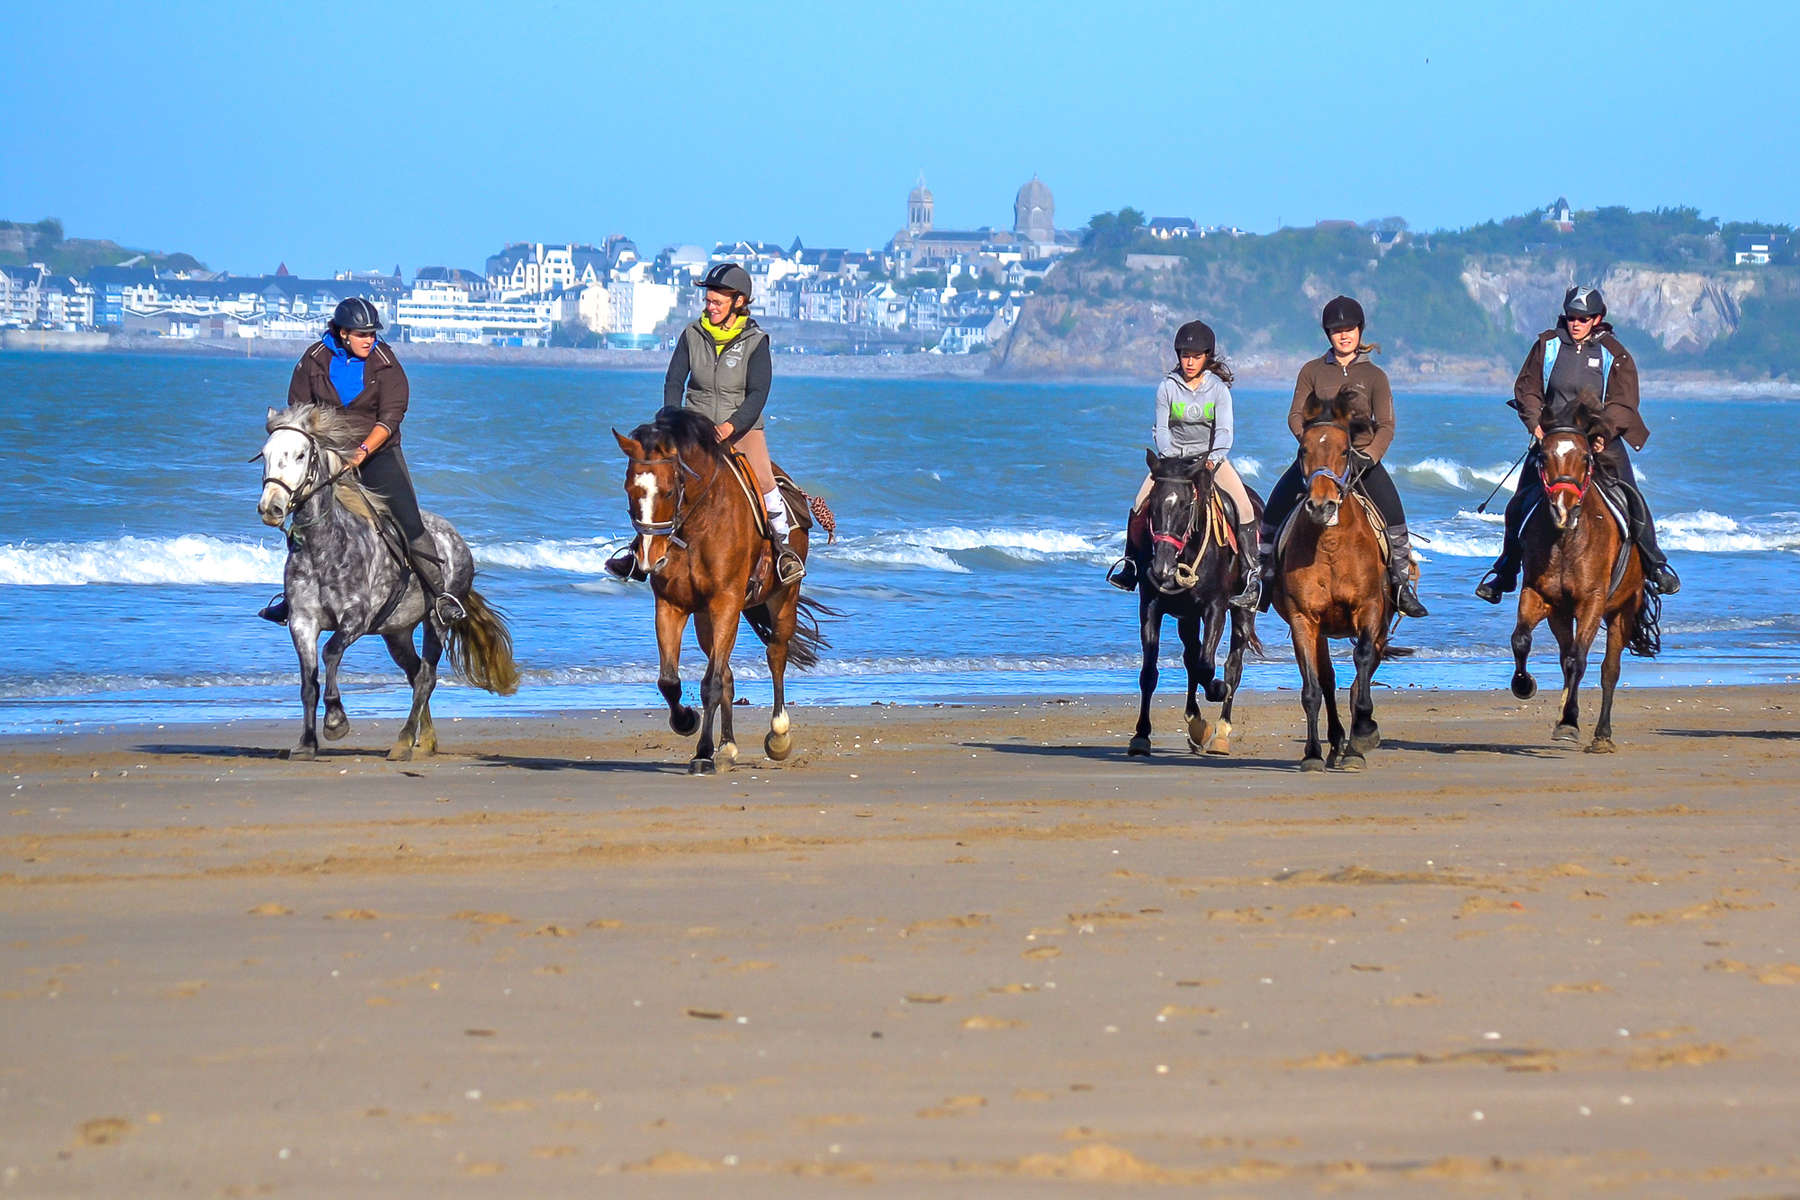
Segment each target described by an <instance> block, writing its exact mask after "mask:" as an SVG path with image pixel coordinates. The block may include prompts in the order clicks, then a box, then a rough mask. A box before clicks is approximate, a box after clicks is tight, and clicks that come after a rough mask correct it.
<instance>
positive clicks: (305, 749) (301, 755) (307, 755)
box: [281, 742, 319, 762]
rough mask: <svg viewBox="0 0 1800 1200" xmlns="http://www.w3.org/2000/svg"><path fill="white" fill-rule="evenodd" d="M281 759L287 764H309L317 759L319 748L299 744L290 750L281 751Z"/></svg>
mask: <svg viewBox="0 0 1800 1200" xmlns="http://www.w3.org/2000/svg"><path fill="white" fill-rule="evenodd" d="M281 757H283V758H285V759H287V760H288V761H289V762H311V761H312V760H313V759H315V758H317V757H319V748H318V747H317V746H309V745H307V744H306V743H305V742H301V743H300V744H299V745H298V746H295V747H294V748H293V749H292V750H283V751H282V752H281Z"/></svg>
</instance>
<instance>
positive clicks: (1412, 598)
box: [1394, 579, 1431, 621]
mask: <svg viewBox="0 0 1800 1200" xmlns="http://www.w3.org/2000/svg"><path fill="white" fill-rule="evenodd" d="M1394 607H1395V608H1397V609H1399V610H1400V612H1401V613H1402V614H1403V615H1405V616H1408V617H1411V618H1412V619H1413V620H1415V621H1416V620H1418V619H1419V618H1420V617H1429V616H1430V615H1431V613H1430V612H1429V611H1427V610H1426V608H1425V606H1424V605H1423V604H1422V603H1420V602H1419V593H1418V592H1417V591H1415V590H1414V589H1413V585H1412V580H1410V579H1409V580H1406V581H1405V582H1403V583H1399V584H1396V585H1395V586H1394Z"/></svg>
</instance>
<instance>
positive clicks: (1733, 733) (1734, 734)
mask: <svg viewBox="0 0 1800 1200" xmlns="http://www.w3.org/2000/svg"><path fill="white" fill-rule="evenodd" d="M1653 732H1654V733H1655V734H1656V736H1658V737H1686V738H1757V739H1760V740H1762V741H1765V742H1800V729H1657V730H1654V731H1653Z"/></svg>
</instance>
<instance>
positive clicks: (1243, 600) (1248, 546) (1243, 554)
mask: <svg viewBox="0 0 1800 1200" xmlns="http://www.w3.org/2000/svg"><path fill="white" fill-rule="evenodd" d="M1261 535H1262V522H1261V521H1246V522H1244V523H1243V524H1242V525H1239V526H1238V527H1237V537H1238V544H1237V562H1238V570H1239V571H1241V572H1242V573H1243V576H1244V588H1243V590H1242V591H1240V592H1239V593H1238V594H1237V595H1235V596H1233V597H1232V598H1231V606H1232V607H1233V608H1255V607H1256V606H1257V603H1258V602H1259V601H1261V599H1262V594H1263V585H1262V555H1261V554H1260V553H1258V550H1259V549H1260V544H1259V541H1258V539H1259V538H1260V537H1261Z"/></svg>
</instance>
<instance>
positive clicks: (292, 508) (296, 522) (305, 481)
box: [251, 429, 356, 541]
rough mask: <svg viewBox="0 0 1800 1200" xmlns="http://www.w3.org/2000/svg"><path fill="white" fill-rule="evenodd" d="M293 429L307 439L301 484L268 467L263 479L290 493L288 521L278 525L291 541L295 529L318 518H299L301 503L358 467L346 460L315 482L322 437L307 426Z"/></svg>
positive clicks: (268, 483)
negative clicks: (294, 485) (275, 473)
mask: <svg viewBox="0 0 1800 1200" xmlns="http://www.w3.org/2000/svg"><path fill="white" fill-rule="evenodd" d="M294 432H295V433H297V434H299V435H300V436H301V437H303V438H305V439H306V474H305V475H304V476H302V477H301V480H300V486H299V487H298V488H295V487H291V486H289V484H288V482H287V481H286V480H284V479H278V478H276V477H275V476H273V475H270V474H269V473H268V472H266V471H265V472H264V473H263V480H262V482H263V486H264V487H265V488H266V487H268V486H269V485H270V484H274V485H275V486H276V487H278V488H280V489H281V490H282V491H284V492H286V493H287V495H288V502H287V510H288V511H287V524H285V525H281V526H277V528H279V529H280V530H281V532H282V533H284V534H286V535H287V537H288V539H289V540H290V541H291V540H293V538H294V535H295V530H299V529H305V528H306V527H307V526H309V525H316V524H317V523H318V522H317V521H316V520H315V521H302V520H301V519H300V509H301V507H302V506H303V505H305V504H306V502H307V501H308V500H311V499H312V498H313V497H314V496H317V495H318V494H319V493H320V492H323V491H325V490H326V489H327V488H330V487H333V486H335V485H336V484H337V482H338V481H339V480H340V479H342V478H343V477H344V476H346V475H348V474H350V472H352V471H354V470H356V468H355V467H354V466H352V465H350V462H349V461H348V460H345V463H344V465H343V466H342V467H340V468H339V469H338V470H337V471H335V472H334V473H332V474H330V475H327V476H326V477H325V478H323V479H321V480H320V481H319V482H318V483H313V482H312V479H313V476H314V475H315V474H317V473H318V468H319V460H320V459H321V457H322V455H321V454H320V452H319V445H320V443H319V439H318V438H317V437H316V436H314V435H313V434H310V433H308V432H307V431H306V430H304V429H295V430H294ZM256 457H257V458H261V457H262V455H261V454H258V455H257V456H256ZM251 461H252V462H255V461H256V459H251Z"/></svg>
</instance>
